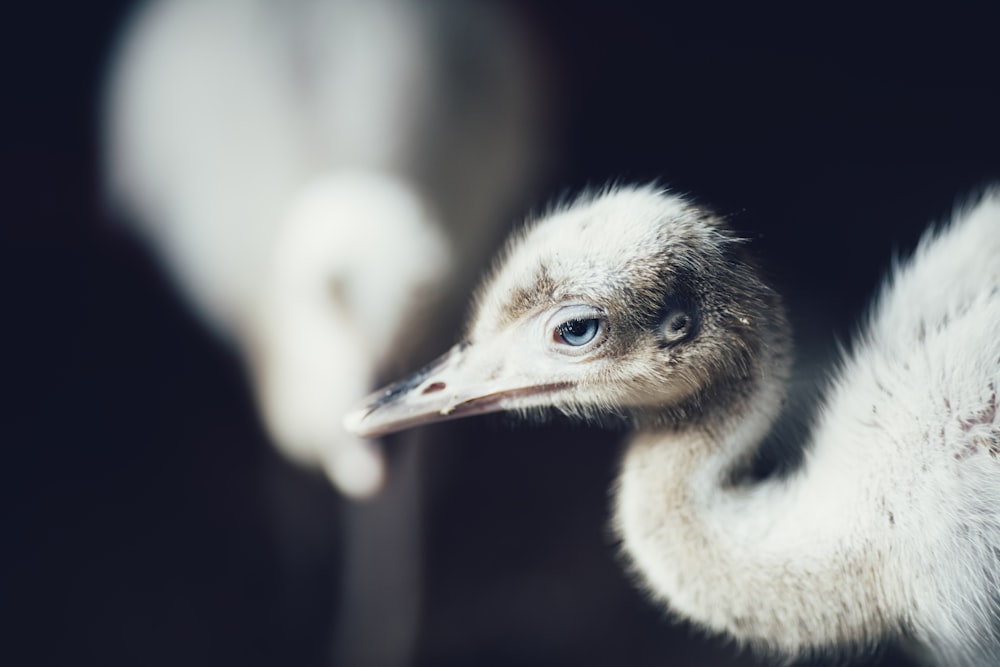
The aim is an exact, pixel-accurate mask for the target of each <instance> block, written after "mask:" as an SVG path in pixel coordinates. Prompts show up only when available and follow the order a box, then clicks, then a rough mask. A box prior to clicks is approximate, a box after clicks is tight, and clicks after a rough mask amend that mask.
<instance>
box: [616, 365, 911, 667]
mask: <svg viewBox="0 0 1000 667" xmlns="http://www.w3.org/2000/svg"><path fill="white" fill-rule="evenodd" d="M767 361H770V362H774V360H765V362H767ZM778 365H779V367H780V365H781V364H780V363H779V364H778ZM768 366H769V364H768V363H764V364H763V365H762V367H763V368H767V367H768ZM752 382H754V383H755V386H752V387H750V390H749V391H748V392H746V394H745V395H746V396H748V398H746V399H745V400H741V401H740V402H739V404H738V405H735V406H734V405H732V404H729V405H725V406H716V407H715V408H714V409H713V408H709V411H708V412H706V413H705V414H704V415H703V416H702V418H701V419H700V420H698V421H697V422H696V423H695V424H694V425H691V426H687V427H677V426H666V427H660V428H657V429H653V430H647V431H643V432H640V433H639V434H638V435H637V436H636V437H635V438H634V440H633V441H632V443H631V444H630V447H629V448H628V450H627V452H626V455H625V458H624V461H623V464H622V469H621V475H620V478H619V485H618V489H617V495H616V507H615V527H616V530H617V531H618V533H619V535H620V537H621V538H622V542H623V546H624V549H625V552H626V553H627V555H628V556H629V558H630V560H631V561H632V564H633V566H634V570H635V571H636V573H637V574H638V575H639V576H640V578H641V579H642V580H643V582H644V583H645V585H646V587H647V588H648V590H649V591H650V593H651V594H652V595H653V596H654V597H656V598H658V599H660V600H662V601H664V602H666V603H667V604H668V605H669V607H670V608H671V609H672V610H673V611H675V612H678V613H679V614H680V615H682V616H684V617H686V618H689V619H691V620H693V621H695V622H696V623H698V624H700V625H701V626H703V627H706V628H708V629H710V630H713V631H716V632H724V633H728V634H730V635H732V636H733V637H736V638H737V639H739V640H740V641H743V642H748V643H750V644H754V645H757V646H760V647H764V648H767V649H777V650H779V651H780V652H782V653H784V654H789V655H795V654H801V653H802V652H804V651H806V650H808V649H810V648H822V647H829V646H833V645H838V646H843V645H845V644H846V645H853V646H859V647H860V646H863V645H868V644H871V643H872V642H874V641H875V640H877V638H879V637H880V636H883V635H884V634H886V632H887V631H889V630H890V629H891V626H892V625H893V620H892V619H893V618H896V617H897V616H896V614H893V613H891V612H890V609H889V608H888V607H889V602H887V600H888V599H891V598H893V597H895V596H894V595H893V594H892V593H888V592H886V591H885V590H884V587H883V582H882V578H881V577H880V570H881V568H882V567H884V560H885V557H884V554H881V553H878V552H877V551H878V550H877V548H876V547H874V546H872V541H871V540H868V539H867V538H868V536H869V535H870V530H869V529H868V528H866V527H865V526H864V525H863V520H864V517H865V512H864V511H858V510H859V508H855V507H853V506H851V503H852V502H855V501H854V500H853V499H854V498H857V497H859V496H858V494H852V490H851V486H852V480H851V479H849V477H850V476H851V475H850V474H849V470H850V468H849V467H841V466H832V467H830V468H826V467H825V466H824V467H823V468H822V469H821V468H820V467H819V466H816V465H815V464H814V462H815V460H816V458H817V457H816V456H814V454H816V452H815V451H814V450H815V447H812V448H810V451H807V452H806V456H805V457H804V459H803V463H802V465H801V466H800V467H799V468H798V469H797V470H795V471H793V472H792V473H791V474H789V475H784V476H780V477H779V476H774V477H770V478H767V479H764V480H756V481H752V482H735V481H733V480H734V479H737V478H740V476H739V475H737V474H736V473H738V472H740V469H741V468H743V467H745V466H746V465H747V462H748V460H749V459H750V458H751V457H752V455H753V453H754V452H755V451H756V450H757V448H758V447H759V446H760V443H761V442H762V440H763V439H764V437H765V436H766V435H767V432H768V431H769V430H770V428H771V426H772V423H773V421H774V418H775V417H776V415H777V412H778V411H779V408H780V405H781V404H782V402H783V398H784V388H783V386H784V377H783V373H782V374H779V375H778V376H777V377H775V376H767V375H763V374H762V375H760V376H759V377H757V378H756V380H752ZM821 446H823V447H827V445H826V444H825V443H823V444H822V445H821ZM838 471H839V472H838ZM744 479H745V477H744ZM876 542H877V541H876Z"/></svg>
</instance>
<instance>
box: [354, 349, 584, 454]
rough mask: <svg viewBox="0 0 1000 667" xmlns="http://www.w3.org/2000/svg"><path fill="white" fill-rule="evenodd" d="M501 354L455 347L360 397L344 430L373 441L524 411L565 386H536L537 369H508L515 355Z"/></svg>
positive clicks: (552, 384) (565, 385)
mask: <svg viewBox="0 0 1000 667" xmlns="http://www.w3.org/2000/svg"><path fill="white" fill-rule="evenodd" d="M506 352H508V350H507V349H506V347H505V346H503V345H500V344H496V343H495V344H494V345H492V346H490V345H485V346H477V345H470V344H467V343H459V344H458V345H456V346H455V347H453V348H452V349H451V350H449V351H448V352H446V353H445V354H443V355H442V356H440V357H439V358H438V359H436V360H434V361H432V362H431V363H430V364H428V365H427V366H425V367H424V368H422V369H420V370H419V371H417V372H416V373H414V374H413V375H411V376H409V377H407V378H405V379H403V380H400V381H398V382H394V383H393V384H390V385H388V386H386V387H384V388H382V389H380V390H378V391H376V392H374V393H372V394H371V395H370V396H368V397H367V398H365V399H364V401H362V403H361V404H360V405H359V406H358V407H357V408H355V409H354V410H352V411H351V412H349V413H348V414H347V415H346V416H345V417H344V427H345V428H346V429H347V430H348V431H350V432H351V433H354V434H355V435H359V436H362V437H369V438H370V437H376V436H380V435H386V434H388V433H393V432H396V431H401V430H404V429H407V428H411V427H413V426H418V425H421V424H430V423H435V422H440V421H446V420H449V419H458V418H460V417H468V416H472V415H479V414H485V413H488V412H498V411H501V410H508V409H511V408H518V407H526V406H528V405H531V404H537V403H539V402H541V401H538V400H537V398H538V396H539V395H544V394H549V393H551V392H554V391H557V390H560V389H565V388H566V387H568V386H569V383H551V382H549V383H540V382H539V381H538V380H539V377H538V376H539V372H538V371H537V370H535V371H526V370H524V369H519V368H517V367H514V366H512V365H511V364H509V363H508V362H507V359H508V358H509V357H511V356H517V355H510V354H505V353H506ZM536 368H537V367H536ZM532 376H534V377H532ZM532 398H534V399H536V400H534V401H533V400H531V399H532Z"/></svg>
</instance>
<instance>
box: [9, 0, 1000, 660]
mask: <svg viewBox="0 0 1000 667" xmlns="http://www.w3.org/2000/svg"><path fill="white" fill-rule="evenodd" d="M612 4H613V3H568V2H567V3H554V2H529V1H528V0H524V1H523V2H519V3H516V7H517V10H518V11H519V13H520V15H521V17H522V18H523V20H524V22H525V23H526V24H527V25H528V26H530V27H531V29H532V30H533V32H534V34H535V36H536V38H537V39H538V41H539V43H540V44H541V45H542V47H543V48H542V52H543V53H544V54H545V58H546V63H547V64H546V65H545V67H546V70H547V72H548V76H549V81H550V85H551V86H552V91H553V92H554V94H555V95H557V96H558V98H559V99H560V103H559V104H560V106H559V112H558V119H557V123H556V124H555V129H554V130H553V132H554V136H555V139H556V143H557V145H559V146H560V147H561V156H560V158H559V160H558V162H557V164H556V167H555V169H554V170H553V171H552V173H551V174H550V175H549V178H548V182H547V186H546V188H545V189H544V190H543V192H542V193H541V195H540V196H539V197H538V198H537V199H534V200H531V201H525V202H524V209H525V210H529V209H531V208H539V207H541V206H542V205H543V204H544V203H545V202H546V201H547V200H550V199H552V198H555V197H557V196H559V195H561V194H563V193H565V192H572V191H575V190H578V189H579V188H581V187H585V186H593V185H600V184H602V183H604V182H606V181H608V180H610V179H616V178H617V179H621V180H625V181H633V180H639V181H645V180H650V179H658V180H659V181H660V182H662V183H666V184H670V185H671V186H672V187H674V188H676V189H679V190H681V191H685V192H690V193H692V194H693V195H694V196H695V197H696V198H697V199H698V200H700V201H703V202H705V203H709V204H711V205H713V206H715V207H716V208H717V209H718V210H719V211H721V212H723V213H724V214H726V215H729V216H730V219H731V221H732V224H734V225H735V226H736V227H737V228H738V229H740V230H741V231H742V232H743V233H744V234H746V235H747V236H749V237H750V238H752V239H753V240H754V247H755V249H756V252H757V253H758V254H759V255H760V256H761V257H762V259H763V262H764V263H765V264H766V266H767V267H768V269H769V271H770V274H771V277H772V279H773V281H774V282H775V283H776V284H777V285H778V286H779V287H780V288H782V289H783V291H784V292H785V293H786V294H787V295H788V301H789V306H790V309H791V313H792V318H793V322H794V324H795V326H796V330H797V333H798V337H799V341H800V345H799V348H800V350H801V351H802V355H803V358H805V359H807V360H809V361H810V363H811V362H816V363H821V362H823V361H825V360H828V359H829V358H830V356H831V354H832V353H833V350H834V345H835V341H836V340H842V341H843V340H847V339H849V337H850V335H851V332H852V330H853V327H854V326H855V324H856V322H857V321H858V318H859V317H860V315H861V314H862V313H863V308H864V304H865V302H866V300H867V298H868V296H869V295H870V294H871V292H872V290H873V289H874V287H875V286H876V285H877V283H878V281H879V279H880V277H881V276H883V275H884V272H885V270H886V267H887V265H888V261H889V258H890V257H891V256H892V254H893V253H894V252H906V251H908V250H909V249H912V247H913V246H914V244H915V243H916V241H917V239H918V237H919V235H920V233H921V231H922V230H923V228H924V227H925V225H926V224H927V223H928V222H930V221H932V220H941V219H944V218H946V217H947V215H948V214H949V212H950V211H951V209H952V206H953V205H954V204H955V203H956V201H960V200H961V198H963V197H965V196H967V195H968V194H970V193H973V192H975V191H976V189H977V188H980V187H982V186H984V185H985V184H987V183H989V182H991V181H992V180H998V179H1000V132H998V126H997V125H998V119H1000V113H998V112H1000V77H998V75H997V64H998V62H997V61H998V57H997V46H996V33H995V30H993V31H991V30H990V29H989V26H990V25H991V24H993V23H992V20H991V19H992V17H990V16H988V15H987V14H977V13H974V12H965V11H962V10H960V9H958V8H957V7H950V8H949V9H948V10H947V11H944V10H938V13H933V12H929V11H928V12H918V11H916V10H914V9H913V8H912V7H911V8H910V9H907V10H906V12H900V13H892V12H889V11H887V10H883V11H882V12H881V13H876V12H873V11H872V10H866V11H864V12H856V13H852V12H849V11H847V10H833V9H826V10H822V9H810V10H808V11H803V12H800V13H797V14H780V15H777V14H776V15H763V14H759V13H755V12H750V11H744V12H743V13H742V14H739V13H737V14H733V13H730V12H726V11H723V10H722V9H718V10H712V11H710V12H706V13H704V14H702V13H699V12H694V11H691V10H689V9H686V8H682V7H675V6H671V5H669V4H668V3H649V4H645V5H643V4H620V3H619V4H615V5H614V7H611V6H610V5H612ZM605 5H607V6H605ZM15 7H16V9H14V10H13V12H12V13H11V10H8V15H7V18H6V19H5V21H4V22H5V25H6V28H7V30H6V31H5V32H6V33H7V34H8V36H7V37H5V38H4V40H3V63H4V64H3V67H4V70H5V71H4V75H3V86H4V89H3V100H4V101H3V104H2V109H3V111H2V114H3V117H4V118H5V122H4V125H5V129H6V132H5V133H4V135H5V139H4V142H3V147H2V155H0V157H2V162H0V165H2V167H0V168H2V178H0V183H2V189H3V190H2V191H3V193H4V195H3V200H4V204H5V213H4V215H3V223H2V225H3V237H4V239H5V241H4V248H3V260H2V265H0V272H2V273H0V275H2V285H3V295H4V297H3V298H4V301H3V306H4V307H3V311H2V313H3V315H2V322H3V324H2V328H3V332H4V340H5V348H4V350H5V354H4V358H5V359H4V362H3V364H4V370H3V377H4V386H5V389H6V392H5V394H6V398H5V399H4V403H3V405H4V410H3V415H4V416H3V424H2V426H0V428H2V431H0V438H2V443H3V449H2V451H3V453H4V463H3V465H2V467H0V470H2V474H3V476H4V481H3V484H2V494H3V505H2V507H3V510H2V520H3V523H2V531H3V536H2V550H3V554H4V555H3V560H4V561H6V563H5V564H4V565H3V567H2V572H0V604H2V606H3V611H4V613H5V615H6V616H7V619H8V620H7V621H4V623H3V626H2V627H3V633H2V634H3V635H4V636H5V639H4V640H3V642H2V643H0V651H3V652H5V653H6V652H10V653H11V654H12V658H14V660H13V661H7V660H3V662H4V663H5V664H94V665H138V664H144V665H161V664H162V665H177V664H186V665H220V664H227V665H228V664H232V665H248V666H249V665H319V664H323V657H324V655H325V654H326V651H327V648H328V644H329V642H330V637H329V635H328V633H329V630H330V627H331V623H332V619H333V618H334V615H335V610H336V602H337V599H338V598H337V595H338V591H337V588H336V586H335V585H334V582H335V581H336V572H337V568H338V566H339V562H340V560H341V558H340V555H339V554H340V551H339V546H340V543H339V537H338V531H339V526H340V524H341V523H342V516H341V515H342V513H343V506H342V504H341V503H342V501H340V500H338V499H337V497H336V495H335V494H334V493H333V492H332V491H331V490H329V489H328V488H327V487H326V486H325V484H324V482H323V481H322V480H321V479H320V478H319V477H318V476H316V475H311V474H308V473H303V472H301V471H298V470H296V469H294V468H292V467H291V466H290V465H288V464H286V463H284V462H282V461H281V460H280V459H279V457H278V456H277V454H275V453H274V452H273V451H272V450H271V449H270V447H269V446H268V444H267V442H266V439H265V437H264V435H263V432H262V430H261V427H260V425H259V424H258V422H257V421H256V417H255V416H254V413H253V410H252V404H251V400H250V395H249V392H248V391H247V389H246V387H245V386H244V384H243V379H242V375H241V371H240V369H239V366H238V365H237V363H236V360H235V359H234V358H233V357H232V356H231V355H230V354H229V353H228V352H227V351H225V350H224V349H223V348H222V347H221V346H220V345H218V344H217V343H216V342H215V341H214V340H213V339H211V338H210V337H209V336H208V335H207V334H206V333H205V332H204V331H203V330H202V328H201V327H200V326H199V324H198V323H197V322H195V321H194V320H193V319H192V317H191V316H190V315H189V314H188V313H187V312H186V310H185V308H184V306H183V304H182V303H181V302H180V301H179V299H178V298H177V297H176V296H175V295H174V293H173V291H172V289H171V288H170V286H169V285H168V284H167V283H166V281H165V280H164V279H163V278H162V277H161V276H160V274H159V272H158V270H157V269H156V267H154V266H153V265H152V264H151V262H150V259H149V257H148V255H147V254H146V252H145V251H144V250H143V249H142V248H141V247H140V246H139V245H138V244H137V243H135V242H134V241H133V240H132V239H131V238H130V237H129V236H128V235H127V234H125V233H123V232H122V231H121V230H120V229H118V228H117V227H115V226H114V225H112V224H111V223H110V221H109V220H108V216H107V215H105V213H104V212H103V209H102V206H101V201H100V197H99V190H98V182H99V178H98V176H99V174H98V159H99V154H98V150H97V148H98V145H97V137H96V133H95V131H94V128H95V127H96V124H97V123H96V120H97V117H96V100H97V90H98V84H99V81H100V76H101V72H102V68H103V66H104V64H105V60H106V58H107V56H108V49H109V46H110V43H111V39H112V36H113V35H114V31H115V29H116V27H117V26H118V25H119V22H120V21H121V19H122V18H123V16H124V14H125V12H126V10H127V8H128V3H125V2H101V1H94V2H82V3H34V4H31V5H30V9H29V8H28V7H29V5H28V4H23V5H21V6H19V7H18V6H16V5H15ZM993 25H995V24H993ZM446 344H447V341H442V343H441V346H440V347H441V348H443V347H444V345H446ZM465 428H466V429H467V430H466V431H464V433H465V434H466V436H467V437H464V438H463V439H465V440H468V439H470V437H469V436H468V434H471V438H472V439H474V440H475V442H474V443H472V444H470V443H469V442H462V443H452V442H443V443H442V444H441V445H440V446H439V447H437V448H435V450H434V451H432V452H428V453H427V455H428V457H429V458H440V460H441V461H445V462H446V463H443V464H437V467H438V468H440V469H442V470H443V472H440V473H439V474H437V475H436V476H435V477H434V478H433V479H434V488H433V490H432V491H431V492H428V494H427V502H426V508H425V513H426V522H425V524H426V525H425V528H424V532H425V535H426V545H425V553H424V566H423V567H424V570H425V573H426V576H425V581H424V583H425V600H424V606H423V613H422V625H421V630H420V637H419V642H418V646H417V656H416V663H417V664H419V665H488V664H496V665H509V664H519V665H533V664H537V665H551V664H572V665H618V664H628V665H653V664H677V665H680V664H754V663H753V662H752V660H751V659H750V658H749V657H747V656H739V657H736V654H735V653H734V652H732V651H731V650H730V649H729V648H728V647H726V646H724V645H722V644H720V643H718V642H715V641H711V640H706V639H701V638H699V637H698V636H697V635H695V634H693V633H692V632H691V631H690V630H689V629H688V628H687V627H686V626H684V625H674V624H672V623H670V622H669V621H668V620H667V619H665V618H664V617H663V615H662V614H661V612H659V611H658V610H657V609H655V608H653V607H652V606H651V605H649V604H647V603H646V602H645V601H644V600H643V599H642V597H641V596H640V595H639V594H637V593H636V591H635V590H634V589H633V588H632V587H631V585H630V584H629V582H628V580H627V578H626V576H625V575H624V574H622V573H621V570H620V568H619V567H618V563H617V562H616V560H615V557H614V548H613V546H612V544H611V539H610V537H609V536H608V532H607V530H606V515H607V505H608V501H607V489H608V487H609V485H610V482H611V480H612V478H613V474H614V465H615V461H616V460H617V457H618V455H619V446H618V444H617V436H614V435H613V434H594V433H590V432H587V431H584V430H582V429H573V428H569V427H566V426H563V425H554V426H549V427H544V428H540V429H524V430H519V431H510V430H509V429H508V428H507V427H506V426H505V425H504V424H503V423H502V422H497V421H496V420H492V421H490V420H484V421H482V422H475V423H472V424H471V425H468V426H466V427H465ZM276 487H281V488H286V489H287V488H294V489H297V491H296V493H295V495H294V496H292V497H290V498H289V497H285V499H284V500H283V501H282V502H284V503H289V504H290V505H291V509H290V510H289V508H288V507H286V508H285V509H284V510H282V511H281V512H279V511H277V510H275V508H274V503H275V502H276V501H275V492H274V488H276ZM289 513H291V514H292V515H295V514H299V515H301V516H303V517H305V518H304V519H303V524H304V527H300V529H298V530H299V532H298V534H299V535H300V536H303V535H304V536H306V537H307V538H308V539H309V540H311V541H310V542H309V549H310V550H311V551H310V553H312V554H314V558H313V562H312V566H311V567H309V568H306V569H304V570H300V571H298V572H296V573H295V575H294V577H291V578H289V577H288V576H287V575H283V574H282V573H281V571H280V567H279V561H280V549H281V546H280V544H281V540H282V535H283V533H284V531H285V530H286V529H285V528H283V527H282V526H281V525H280V521H278V520H277V519H276V516H279V515H280V516H287V515H288V514H289ZM880 661H881V662H880ZM895 661H896V658H894V657H893V656H892V655H891V654H890V655H888V656H884V657H882V658H875V659H873V664H896V662H895Z"/></svg>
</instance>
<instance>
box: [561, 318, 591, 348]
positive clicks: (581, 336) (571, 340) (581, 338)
mask: <svg viewBox="0 0 1000 667" xmlns="http://www.w3.org/2000/svg"><path fill="white" fill-rule="evenodd" d="M600 328H601V322H600V320H598V319H596V318H590V319H585V320H569V321H568V322H563V323H562V324H560V325H559V326H558V327H556V331H555V334H556V335H555V337H556V339H557V340H559V341H561V342H563V343H566V344H567V345H572V346H573V347H580V346H581V345H586V344H587V343H589V342H590V341H592V340H594V337H595V336H597V332H598V330H599V329H600Z"/></svg>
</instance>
